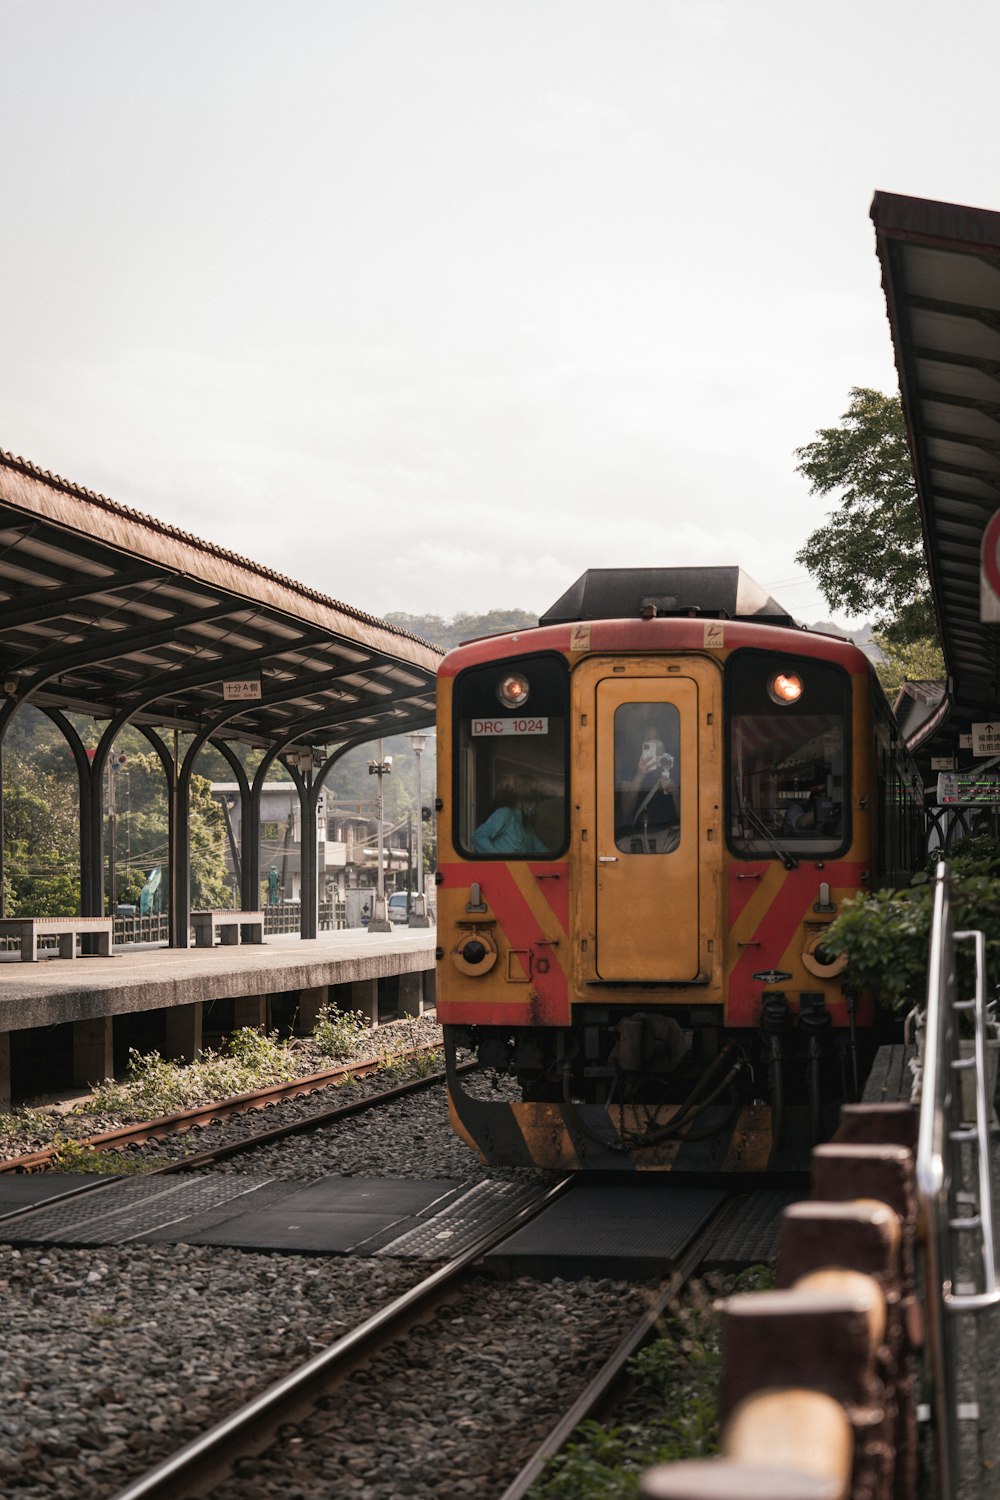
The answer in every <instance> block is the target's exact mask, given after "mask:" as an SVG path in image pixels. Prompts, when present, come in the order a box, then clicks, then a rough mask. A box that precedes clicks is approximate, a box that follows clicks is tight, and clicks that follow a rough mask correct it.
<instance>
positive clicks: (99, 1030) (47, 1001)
mask: <svg viewBox="0 0 1000 1500" xmlns="http://www.w3.org/2000/svg"><path fill="white" fill-rule="evenodd" d="M434 943H435V933H434V929H433V928H430V929H420V928H415V929H409V928H405V927H403V928H399V929H396V930H394V931H392V932H388V933H371V934H369V933H368V931H367V930H366V929H363V928H361V929H351V930H349V931H346V932H345V931H340V932H324V933H321V934H320V936H319V937H317V938H312V939H308V940H303V939H302V938H300V937H299V936H298V935H297V934H285V933H283V934H280V935H275V936H271V937H268V938H267V939H266V941H265V942H264V943H262V944H259V943H253V944H247V945H245V946H228V945H227V946H223V945H221V944H220V945H219V946H218V947H215V948H166V947H161V946H155V947H154V946H140V945H133V944H128V945H124V946H121V947H117V948H115V949H114V950H113V951H112V954H111V956H110V957H99V956H93V957H90V956H86V957H79V958H75V959H65V958H58V957H55V956H53V957H43V958H40V959H39V960H38V962H37V963H30V964H29V963H22V962H21V961H20V957H19V955H18V954H17V953H16V952H12V953H4V954H0V1109H8V1108H10V1103H11V1097H12V1092H14V1091H16V1090H15V1085H16V1080H15V1079H13V1078H12V1061H11V1037H12V1035H13V1034H15V1033H17V1032H26V1031H29V1030H31V1029H32V1028H36V1027H54V1026H61V1025H69V1026H71V1027H72V1054H73V1055H72V1075H73V1077H72V1081H73V1083H74V1084H78V1085H80V1086H85V1085H88V1084H94V1083H98V1082H100V1081H102V1080H103V1079H105V1078H108V1077H110V1076H111V1075H112V1073H113V1068H114V1023H115V1019H116V1018H119V1017H123V1016H132V1015H135V1014H136V1013H138V1012H148V1011H165V1012H167V1015H166V1033H165V1048H166V1051H165V1055H166V1056H169V1057H171V1058H175V1059H179V1060H185V1059H186V1060H189V1061H190V1060H191V1059H192V1058H194V1057H195V1056H196V1055H197V1053H198V1051H199V1050H200V1048H201V1038H202V1026H203V1015H204V1008H205V1006H206V1004H208V1003H210V1002H213V1001H218V1000H229V1001H232V1003H233V1017H234V1020H233V1024H234V1025H237V1026H262V1025H265V1024H267V1017H268V1002H269V1001H270V999H271V998H272V997H273V996H277V995H281V996H288V995H292V996H294V997H296V998H295V1004H296V1008H297V1012H298V1014H299V1017H300V1021H301V1022H302V1023H304V1024H305V1025H306V1026H307V1025H308V1024H309V1023H310V1019H311V1020H315V1017H316V1014H317V1013H318V1011H319V1010H320V1008H321V1006H323V1005H324V1004H326V1003H328V1002H329V1001H330V1000H333V999H336V1003H337V1004H339V1005H340V1006H341V1009H350V1010H356V1011H361V1012H362V1013H363V1014H364V1015H365V1016H367V1017H368V1018H369V1020H370V1021H371V1022H372V1024H377V1022H378V1020H379V1013H380V991H384V990H385V989H386V988H387V987H388V986H389V984H390V983H391V984H392V986H393V1004H394V1010H395V1011H396V1012H397V1013H399V1014H404V1015H420V1014H421V1013H422V1011H423V1010H424V1009H427V1008H430V1007H431V1006H433V1003H434V989H433V982H434Z"/></svg>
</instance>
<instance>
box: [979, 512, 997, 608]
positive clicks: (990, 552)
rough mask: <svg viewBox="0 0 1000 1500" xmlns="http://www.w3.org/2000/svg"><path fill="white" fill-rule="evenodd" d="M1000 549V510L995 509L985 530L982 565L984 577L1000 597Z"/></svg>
mask: <svg viewBox="0 0 1000 1500" xmlns="http://www.w3.org/2000/svg"><path fill="white" fill-rule="evenodd" d="M998 549H1000V510H998V511H995V512H994V513H993V515H992V516H991V517H990V519H989V520H988V521H987V523H986V530H985V531H984V532H983V547H982V554H981V556H982V565H983V577H984V578H985V579H986V582H987V583H988V584H989V586H990V588H991V589H992V590H993V592H994V594H995V595H996V597H997V598H998V599H1000V560H998V557H997V552H998Z"/></svg>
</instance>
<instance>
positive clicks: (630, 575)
mask: <svg viewBox="0 0 1000 1500" xmlns="http://www.w3.org/2000/svg"><path fill="white" fill-rule="evenodd" d="M650 610H655V612H656V614H658V615H704V616H706V617H708V618H712V619H721V620H754V621H756V622H757V623H758V624H767V625H789V626H792V627H793V628H794V627H795V626H796V621H795V620H794V619H793V618H792V616H791V615H790V614H789V613H788V612H787V610H784V609H782V607H781V605H780V604H779V603H778V602H777V600H775V599H772V598H771V596H770V594H768V593H767V591H766V590H765V589H763V588H761V586H760V584H759V583H755V582H754V580H753V579H752V578H751V577H750V575H749V574H748V573H745V572H744V571H743V569H742V568H729V567H715V568H588V569H587V571H586V573H584V574H583V575H582V577H580V578H578V579H577V580H576V583H574V584H573V586H572V588H568V589H567V590H566V592H565V594H563V596H562V598H561V599H557V600H556V602H555V604H553V605H552V606H551V608H549V609H547V610H546V611H545V614H544V615H542V616H541V618H540V619H539V621H538V623H539V625H567V624H572V623H574V622H575V621H577V620H624V619H635V618H637V617H638V616H640V615H643V614H648V613H649V611H650Z"/></svg>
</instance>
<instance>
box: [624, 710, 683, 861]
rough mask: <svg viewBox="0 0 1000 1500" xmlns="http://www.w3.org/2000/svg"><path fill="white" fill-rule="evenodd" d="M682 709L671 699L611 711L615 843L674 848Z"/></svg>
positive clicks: (637, 850)
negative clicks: (613, 731)
mask: <svg viewBox="0 0 1000 1500" xmlns="http://www.w3.org/2000/svg"><path fill="white" fill-rule="evenodd" d="M679 807H680V714H679V713H678V711H677V709H676V708H675V707H674V705H673V704H672V703H623V704H621V705H620V706H619V707H618V709H617V710H616V712H615V844H616V845H617V847H618V848H619V849H621V850H622V851H623V853H625V854H672V853H673V851H674V850H675V849H676V848H677V847H678V844H679V843H680V816H679V813H678V809H679Z"/></svg>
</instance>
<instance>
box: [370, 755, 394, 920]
mask: <svg viewBox="0 0 1000 1500" xmlns="http://www.w3.org/2000/svg"><path fill="white" fill-rule="evenodd" d="M391 772H392V756H391V755H389V756H385V757H383V755H382V741H381V740H379V742H378V760H370V761H369V762H368V774H369V776H377V777H378V799H377V801H376V804H375V811H376V814H377V822H378V872H377V875H376V881H377V884H376V887H375V909H374V911H373V912H372V919H371V921H370V922H369V923H368V931H369V932H391V931H392V925H391V923H390V922H389V914H388V912H387V911H386V909H385V875H384V867H385V847H384V843H383V828H382V777H383V776H388V775H390V773H391Z"/></svg>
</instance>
